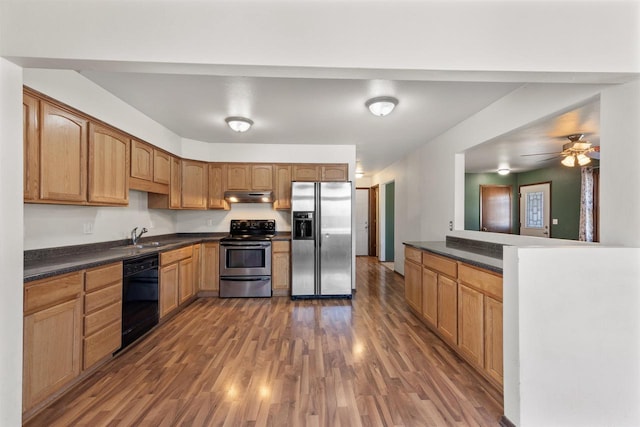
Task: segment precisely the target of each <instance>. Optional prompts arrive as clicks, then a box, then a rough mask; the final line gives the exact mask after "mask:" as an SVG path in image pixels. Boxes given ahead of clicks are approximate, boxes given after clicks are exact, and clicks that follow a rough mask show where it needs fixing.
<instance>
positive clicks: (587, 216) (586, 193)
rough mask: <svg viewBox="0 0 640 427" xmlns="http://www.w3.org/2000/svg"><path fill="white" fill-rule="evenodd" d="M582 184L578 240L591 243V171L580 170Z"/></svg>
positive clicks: (592, 212) (588, 169)
mask: <svg viewBox="0 0 640 427" xmlns="http://www.w3.org/2000/svg"><path fill="white" fill-rule="evenodd" d="M581 174H582V184H581V186H580V232H579V235H578V240H580V241H583V242H593V236H594V219H595V203H594V192H593V186H594V182H593V169H592V168H582V170H581Z"/></svg>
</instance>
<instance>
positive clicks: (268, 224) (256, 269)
mask: <svg viewBox="0 0 640 427" xmlns="http://www.w3.org/2000/svg"><path fill="white" fill-rule="evenodd" d="M229 228H230V232H229V236H227V237H225V238H223V239H222V240H221V241H220V298H231V297H271V239H272V238H273V236H274V235H275V232H276V221H275V220H273V219H233V220H231V225H230V227H229Z"/></svg>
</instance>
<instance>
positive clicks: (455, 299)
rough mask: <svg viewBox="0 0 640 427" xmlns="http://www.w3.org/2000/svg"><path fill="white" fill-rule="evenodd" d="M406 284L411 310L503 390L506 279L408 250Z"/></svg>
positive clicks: (411, 248) (465, 265) (488, 272)
mask: <svg viewBox="0 0 640 427" xmlns="http://www.w3.org/2000/svg"><path fill="white" fill-rule="evenodd" d="M420 260H421V261H422V262H421V264H422V265H419V263H420ZM404 280H405V299H406V301H407V304H408V305H409V307H410V308H411V309H412V311H413V312H415V314H416V315H419V317H420V319H421V320H422V321H423V322H424V323H425V325H427V326H428V327H429V328H431V329H432V330H433V331H434V332H435V333H436V334H437V335H439V336H440V337H441V338H442V339H443V340H444V341H445V342H447V343H448V344H449V345H450V346H451V348H453V349H454V350H455V351H456V352H457V353H458V354H459V355H460V356H461V357H462V358H463V359H465V360H466V361H467V362H469V364H470V365H472V366H473V367H474V368H475V369H476V370H477V371H478V372H479V373H480V374H482V375H483V376H484V377H485V378H486V379H487V380H489V382H491V383H492V384H493V385H494V386H496V387H497V388H498V389H501V388H502V385H503V339H502V328H503V325H502V275H500V274H499V273H495V272H493V271H488V270H485V269H482V268H479V267H475V266H472V265H469V264H466V263H464V262H461V261H455V260H453V259H451V258H447V257H444V256H440V255H436V254H433V253H431V252H427V251H425V252H423V251H420V250H418V249H416V248H414V247H405V277H404Z"/></svg>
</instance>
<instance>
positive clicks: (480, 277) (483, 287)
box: [458, 263, 502, 302]
mask: <svg viewBox="0 0 640 427" xmlns="http://www.w3.org/2000/svg"><path fill="white" fill-rule="evenodd" d="M458 277H459V279H460V282H462V283H464V284H466V285H469V286H471V287H473V288H476V289H477V290H479V291H481V292H483V293H485V294H487V295H489V296H491V297H493V298H495V299H497V300H498V301H500V302H502V276H500V275H499V274H497V273H492V272H490V271H487V270H482V269H480V268H477V267H472V266H470V265H467V264H463V263H461V264H460V268H459V270H458Z"/></svg>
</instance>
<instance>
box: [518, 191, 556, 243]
mask: <svg viewBox="0 0 640 427" xmlns="http://www.w3.org/2000/svg"><path fill="white" fill-rule="evenodd" d="M550 218H551V183H550V182H545V183H541V184H534V185H522V186H520V234H521V235H523V236H536V237H551V228H550V226H549V223H550Z"/></svg>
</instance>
